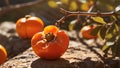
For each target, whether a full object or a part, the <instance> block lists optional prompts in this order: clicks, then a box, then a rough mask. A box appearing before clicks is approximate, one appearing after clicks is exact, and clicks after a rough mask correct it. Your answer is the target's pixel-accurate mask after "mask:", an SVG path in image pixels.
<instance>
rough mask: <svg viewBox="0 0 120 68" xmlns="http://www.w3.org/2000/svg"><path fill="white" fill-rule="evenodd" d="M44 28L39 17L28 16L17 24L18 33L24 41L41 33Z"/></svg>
mask: <svg viewBox="0 0 120 68" xmlns="http://www.w3.org/2000/svg"><path fill="white" fill-rule="evenodd" d="M43 28H44V23H43V21H42V20H41V19H40V18H38V17H34V16H30V15H26V16H25V17H24V18H20V19H18V20H17V22H16V32H17V33H18V35H19V36H20V37H21V38H23V39H26V38H32V36H33V35H34V34H35V33H37V32H41V31H42V30H43Z"/></svg>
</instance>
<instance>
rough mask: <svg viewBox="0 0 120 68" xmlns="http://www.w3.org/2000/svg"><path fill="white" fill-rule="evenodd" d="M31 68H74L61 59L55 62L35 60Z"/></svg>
mask: <svg viewBox="0 0 120 68" xmlns="http://www.w3.org/2000/svg"><path fill="white" fill-rule="evenodd" d="M31 68H74V67H72V65H71V64H70V63H69V61H68V60H65V59H63V58H60V59H57V60H44V59H37V60H35V61H33V62H32V64H31Z"/></svg>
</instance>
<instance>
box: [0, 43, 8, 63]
mask: <svg viewBox="0 0 120 68" xmlns="http://www.w3.org/2000/svg"><path fill="white" fill-rule="evenodd" d="M6 59H7V51H6V49H5V48H4V47H3V46H2V45H0V64H2V63H4V62H5V61H6Z"/></svg>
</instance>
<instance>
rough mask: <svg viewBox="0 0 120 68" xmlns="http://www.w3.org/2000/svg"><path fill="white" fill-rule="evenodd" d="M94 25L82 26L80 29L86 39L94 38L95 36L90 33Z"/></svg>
mask: <svg viewBox="0 0 120 68" xmlns="http://www.w3.org/2000/svg"><path fill="white" fill-rule="evenodd" d="M95 27H96V26H95V25H92V26H84V27H83V28H82V29H81V31H80V33H81V35H82V37H83V38H86V39H96V38H97V36H93V35H91V32H92V30H93V29H95Z"/></svg>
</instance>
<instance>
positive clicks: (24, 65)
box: [0, 22, 120, 68]
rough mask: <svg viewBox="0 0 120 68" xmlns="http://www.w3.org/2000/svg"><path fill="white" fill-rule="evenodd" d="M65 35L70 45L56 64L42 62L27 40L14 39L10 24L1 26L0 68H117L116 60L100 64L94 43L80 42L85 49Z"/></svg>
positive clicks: (119, 62) (100, 55)
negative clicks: (1, 55) (3, 57)
mask: <svg viewBox="0 0 120 68" xmlns="http://www.w3.org/2000/svg"><path fill="white" fill-rule="evenodd" d="M66 32H67V33H68V35H69V37H70V44H69V48H68V49H67V51H66V52H65V54H64V55H63V56H61V58H59V59H57V60H45V59H41V58H40V57H38V56H36V54H35V53H34V51H33V50H32V48H31V45H30V40H23V39H21V38H19V37H18V35H17V34H16V31H15V24H14V23H12V22H3V23H1V24H0V43H1V44H2V45H4V46H5V48H6V49H7V52H8V60H7V61H6V62H5V63H4V64H2V65H0V68H120V60H119V58H117V59H110V60H106V61H105V60H103V59H104V57H103V54H104V53H103V52H102V51H101V49H100V48H99V46H96V45H95V44H96V43H95V40H84V42H86V45H85V44H83V43H82V41H80V40H78V39H76V38H77V36H76V32H75V31H71V32H70V31H69V32H68V31H66ZM98 41H99V40H98ZM87 44H88V45H87Z"/></svg>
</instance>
